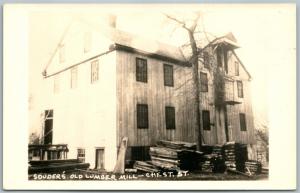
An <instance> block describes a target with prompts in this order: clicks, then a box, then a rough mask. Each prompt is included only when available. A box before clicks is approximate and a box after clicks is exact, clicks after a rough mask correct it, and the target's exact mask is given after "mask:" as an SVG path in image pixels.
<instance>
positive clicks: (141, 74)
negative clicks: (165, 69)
mask: <svg viewBox="0 0 300 193" xmlns="http://www.w3.org/2000/svg"><path fill="white" fill-rule="evenodd" d="M139 61H142V63H139ZM140 64H142V65H143V66H142V67H141V66H139V65H140ZM135 66H136V67H135V74H136V81H137V82H143V83H147V82H148V61H147V59H144V58H139V57H136V59H135Z"/></svg>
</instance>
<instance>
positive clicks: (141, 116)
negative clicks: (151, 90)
mask: <svg viewBox="0 0 300 193" xmlns="http://www.w3.org/2000/svg"><path fill="white" fill-rule="evenodd" d="M148 127H149V124H148V105H147V104H138V105H137V128H138V129H147V128H148Z"/></svg>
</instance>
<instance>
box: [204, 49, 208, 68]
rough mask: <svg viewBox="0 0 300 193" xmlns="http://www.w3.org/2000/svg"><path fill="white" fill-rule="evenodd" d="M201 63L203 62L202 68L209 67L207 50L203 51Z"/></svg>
mask: <svg viewBox="0 0 300 193" xmlns="http://www.w3.org/2000/svg"><path fill="white" fill-rule="evenodd" d="M203 64H204V68H209V54H208V52H203Z"/></svg>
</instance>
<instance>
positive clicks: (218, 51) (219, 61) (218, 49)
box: [217, 47, 222, 67]
mask: <svg viewBox="0 0 300 193" xmlns="http://www.w3.org/2000/svg"><path fill="white" fill-rule="evenodd" d="M217 65H218V67H222V50H221V48H220V47H218V48H217Z"/></svg>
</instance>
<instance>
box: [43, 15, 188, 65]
mask: <svg viewBox="0 0 300 193" xmlns="http://www.w3.org/2000/svg"><path fill="white" fill-rule="evenodd" d="M75 22H79V23H80V24H83V25H85V26H87V27H88V28H91V30H92V31H96V32H98V33H100V34H102V35H103V36H104V37H106V38H107V39H109V40H111V41H112V42H114V43H115V45H118V46H116V47H115V49H121V48H122V49H124V48H126V49H127V50H128V48H131V51H135V52H140V53H143V54H146V55H148V56H150V57H155V58H158V59H165V60H168V61H172V62H174V63H180V64H185V65H187V64H188V61H187V60H186V59H185V57H184V55H183V53H182V51H181V49H180V48H179V47H176V46H172V45H169V44H165V43H162V42H158V41H155V40H151V39H147V38H144V37H142V36H139V35H135V34H132V33H128V32H125V31H121V30H119V29H116V28H112V27H108V26H106V27H103V26H100V25H97V24H94V23H89V22H87V21H84V20H82V19H77V20H76V21H72V22H71V24H69V26H68V27H67V28H66V29H65V31H64V33H63V35H62V37H61V39H60V41H59V42H58V44H57V47H56V48H55V50H54V53H53V55H52V56H51V57H50V59H49V61H48V63H47V64H46V67H45V71H46V70H47V68H48V66H49V65H50V64H51V62H52V59H53V58H54V56H55V54H56V53H57V52H58V50H59V45H61V43H62V42H63V41H64V38H65V37H66V36H67V34H68V32H69V30H70V29H71V28H72V25H73V24H74V23H75ZM99 54H100V53H99Z"/></svg>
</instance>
